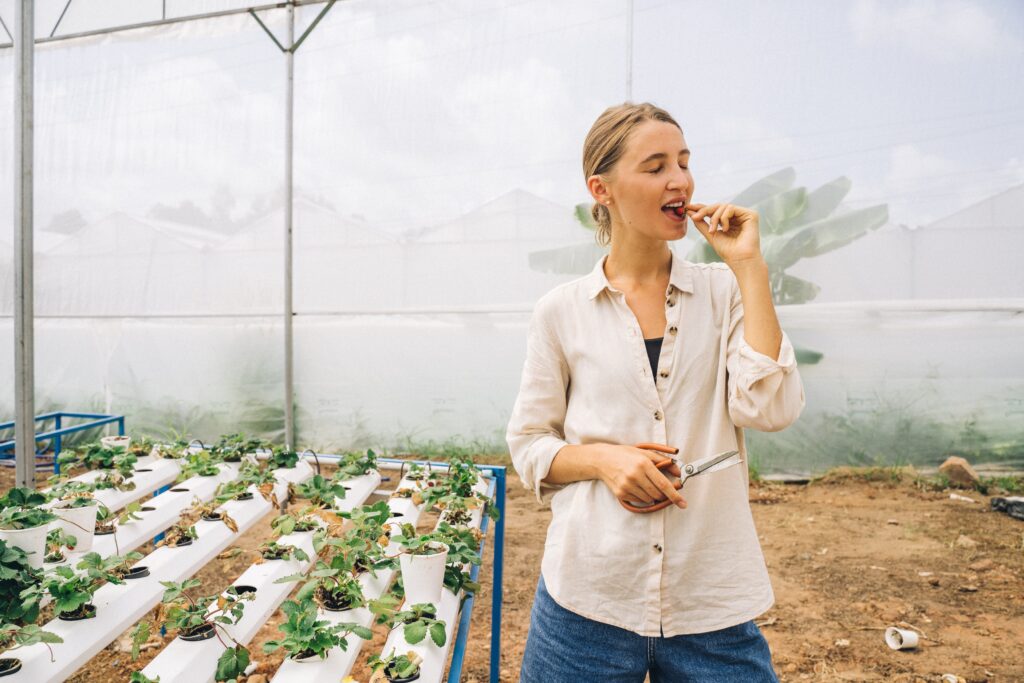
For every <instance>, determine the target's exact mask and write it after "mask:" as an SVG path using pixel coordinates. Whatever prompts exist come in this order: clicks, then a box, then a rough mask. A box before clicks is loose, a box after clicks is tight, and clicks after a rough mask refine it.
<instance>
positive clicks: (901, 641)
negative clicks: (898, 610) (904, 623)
mask: <svg viewBox="0 0 1024 683" xmlns="http://www.w3.org/2000/svg"><path fill="white" fill-rule="evenodd" d="M885 643H886V645H888V646H889V647H891V648H892V649H893V650H913V649H914V648H915V647H917V633H916V632H914V631H911V630H910V629H905V628H896V627H895V626H890V627H889V628H887V629H885Z"/></svg>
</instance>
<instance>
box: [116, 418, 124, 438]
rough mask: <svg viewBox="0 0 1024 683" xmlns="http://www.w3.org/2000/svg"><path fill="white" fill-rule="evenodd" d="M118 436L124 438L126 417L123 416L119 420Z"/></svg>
mask: <svg viewBox="0 0 1024 683" xmlns="http://www.w3.org/2000/svg"><path fill="white" fill-rule="evenodd" d="M117 435H118V436H124V416H123V415H122V416H121V417H119V418H118V420H117Z"/></svg>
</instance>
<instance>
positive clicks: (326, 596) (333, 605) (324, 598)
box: [320, 590, 352, 612]
mask: <svg viewBox="0 0 1024 683" xmlns="http://www.w3.org/2000/svg"><path fill="white" fill-rule="evenodd" d="M320 602H321V604H323V606H324V609H325V610H327V611H328V612H344V611H345V610H350V609H352V600H350V599H342V600H338V599H337V598H335V597H334V596H333V595H331V594H330V593H328V592H327V591H324V590H321V591H320Z"/></svg>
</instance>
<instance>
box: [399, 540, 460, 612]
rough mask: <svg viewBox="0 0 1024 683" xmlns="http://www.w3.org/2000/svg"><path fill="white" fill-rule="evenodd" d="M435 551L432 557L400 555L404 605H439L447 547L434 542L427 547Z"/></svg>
mask: <svg viewBox="0 0 1024 683" xmlns="http://www.w3.org/2000/svg"><path fill="white" fill-rule="evenodd" d="M428 547H429V548H431V549H434V550H436V551H437V552H435V553H434V554H433V555H410V554H409V553H402V555H401V556H400V558H399V562H400V563H401V565H402V584H403V585H404V586H405V603H406V604H407V605H416V604H419V603H422V602H430V603H433V604H434V605H439V604H441V589H442V588H443V587H444V564H445V562H446V561H447V560H448V546H447V545H445V544H444V543H440V542H434V543H430V544H429V545H428Z"/></svg>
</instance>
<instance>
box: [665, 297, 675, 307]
mask: <svg viewBox="0 0 1024 683" xmlns="http://www.w3.org/2000/svg"><path fill="white" fill-rule="evenodd" d="M665 303H667V304H668V306H669V308H671V307H673V306H675V305H676V300H675V299H669V300H668V301H666V302H665Z"/></svg>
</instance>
